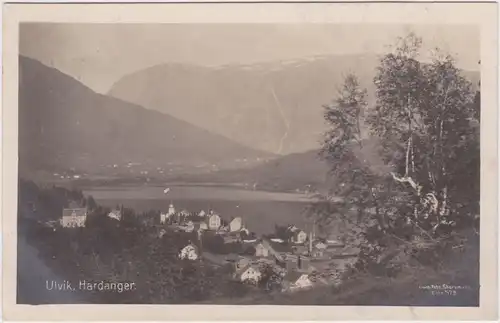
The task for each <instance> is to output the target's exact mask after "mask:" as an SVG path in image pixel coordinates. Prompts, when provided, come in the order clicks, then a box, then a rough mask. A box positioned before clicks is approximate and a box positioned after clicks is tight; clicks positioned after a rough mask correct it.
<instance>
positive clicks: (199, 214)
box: [198, 210, 207, 218]
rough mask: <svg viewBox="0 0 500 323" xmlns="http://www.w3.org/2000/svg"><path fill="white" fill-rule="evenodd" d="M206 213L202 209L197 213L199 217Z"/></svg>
mask: <svg viewBox="0 0 500 323" xmlns="http://www.w3.org/2000/svg"><path fill="white" fill-rule="evenodd" d="M206 215H207V213H206V212H205V211H203V210H201V211H200V213H198V216H199V217H200V218H204V217H205V216H206Z"/></svg>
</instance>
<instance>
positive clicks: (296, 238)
mask: <svg viewBox="0 0 500 323" xmlns="http://www.w3.org/2000/svg"><path fill="white" fill-rule="evenodd" d="M306 240H307V233H305V232H304V231H303V230H296V231H295V232H294V233H293V236H292V242H293V243H295V244H303V243H305V242H306Z"/></svg>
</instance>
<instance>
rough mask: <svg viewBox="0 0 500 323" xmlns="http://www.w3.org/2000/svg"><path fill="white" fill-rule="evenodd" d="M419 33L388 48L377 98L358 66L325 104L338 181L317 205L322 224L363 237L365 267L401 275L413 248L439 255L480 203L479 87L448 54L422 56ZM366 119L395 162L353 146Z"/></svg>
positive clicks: (314, 210) (326, 152)
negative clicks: (368, 158)
mask: <svg viewBox="0 0 500 323" xmlns="http://www.w3.org/2000/svg"><path fill="white" fill-rule="evenodd" d="M421 43H422V40H421V39H420V38H419V37H417V36H416V35H415V34H413V33H410V34H409V35H408V36H407V37H405V38H400V39H399V40H398V43H397V45H396V47H395V49H394V51H393V52H390V53H388V54H386V55H384V56H382V57H381V59H380V64H379V67H378V69H377V74H376V77H375V78H374V84H375V89H376V93H375V95H376V102H375V106H373V107H367V104H366V90H364V89H361V88H360V85H359V82H358V81H357V79H356V77H355V76H354V75H348V76H347V77H346V79H345V84H344V86H343V88H342V89H341V91H340V92H339V96H338V98H337V99H336V100H335V101H334V103H333V104H331V105H327V106H325V120H326V122H327V124H328V125H329V130H328V131H327V132H326V133H325V140H324V142H323V149H322V156H323V157H324V158H325V159H326V160H327V161H329V162H330V165H331V171H332V175H334V176H335V177H336V179H338V181H337V182H338V183H340V184H339V185H338V186H337V187H334V188H332V189H331V190H330V192H329V194H328V195H327V196H322V197H321V198H320V199H319V200H318V202H317V203H314V205H312V207H311V209H310V210H309V212H310V213H311V214H312V215H313V216H314V217H315V221H316V222H317V223H319V224H320V225H327V224H329V223H330V222H332V221H334V222H336V223H337V225H338V224H339V223H340V224H341V225H344V226H347V227H348V229H347V230H345V231H346V232H349V233H351V235H352V236H353V237H351V239H352V240H353V241H356V242H357V244H358V245H359V246H360V247H361V254H360V256H361V257H360V261H359V262H358V264H357V268H358V269H359V270H363V271H370V272H378V273H379V274H385V275H393V274H395V273H397V272H398V270H400V269H401V268H400V267H401V264H403V263H405V262H407V261H408V259H409V257H411V259H417V260H419V261H424V259H435V257H434V256H433V257H431V256H430V253H432V252H434V251H437V250H441V251H439V252H444V251H443V250H444V249H442V247H443V246H444V245H446V246H448V247H450V246H452V245H453V243H446V244H445V243H444V241H450V240H449V237H450V236H451V235H453V233H454V232H456V231H457V230H460V229H464V228H470V227H471V226H473V225H474V219H475V218H476V215H477V214H478V212H479V209H478V206H479V163H480V158H479V131H478V125H479V119H478V118H479V115H480V114H479V111H480V94H479V93H475V92H473V90H472V85H471V83H470V82H469V81H468V80H467V79H466V78H465V77H464V76H463V75H462V73H461V71H460V70H459V69H458V68H457V67H456V66H455V62H454V60H453V58H452V57H451V56H450V55H443V54H441V53H440V52H439V51H437V52H436V53H437V54H436V55H434V59H433V60H432V62H431V63H428V64H424V63H421V62H420V61H419V55H420V48H421ZM362 125H366V126H367V127H368V131H369V135H371V136H372V137H376V138H378V139H379V141H380V143H381V145H380V146H381V147H380V151H379V154H380V156H382V158H383V159H384V161H385V164H386V165H387V166H388V171H387V172H382V173H381V172H377V171H375V170H373V168H372V167H370V165H369V164H367V163H366V162H365V161H364V160H362V159H361V158H359V156H358V155H357V154H356V153H355V152H356V150H363V139H362V138H363V130H362V129H363V128H362ZM391 170H392V171H391ZM476 222H477V221H476ZM430 250H432V252H431V251H430ZM429 252H430V253H429ZM439 252H438V253H439ZM424 254H426V255H427V256H425V257H424V256H422V255H424ZM419 255H420V256H419ZM398 258H399V259H398ZM395 259H398V260H397V261H395ZM391 261H395V263H392V262H391Z"/></svg>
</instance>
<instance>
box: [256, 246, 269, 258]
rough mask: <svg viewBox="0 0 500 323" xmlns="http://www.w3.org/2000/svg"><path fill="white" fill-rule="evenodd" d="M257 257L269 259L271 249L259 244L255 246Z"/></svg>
mask: <svg viewBox="0 0 500 323" xmlns="http://www.w3.org/2000/svg"><path fill="white" fill-rule="evenodd" d="M255 256H256V257H268V256H269V249H268V248H267V246H265V245H264V244H262V243H259V244H257V245H256V246H255Z"/></svg>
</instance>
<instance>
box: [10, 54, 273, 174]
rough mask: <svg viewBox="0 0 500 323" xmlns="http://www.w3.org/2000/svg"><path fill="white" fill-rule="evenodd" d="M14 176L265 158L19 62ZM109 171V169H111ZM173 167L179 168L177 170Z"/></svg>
mask: <svg viewBox="0 0 500 323" xmlns="http://www.w3.org/2000/svg"><path fill="white" fill-rule="evenodd" d="M19 59H20V60H19V63H20V75H19V157H20V166H21V172H23V171H33V170H37V169H44V170H53V171H59V170H65V169H77V170H80V171H82V172H88V173H98V172H109V169H108V170H106V167H109V165H112V167H114V168H120V167H123V166H124V165H125V164H127V163H135V164H141V165H144V167H145V168H144V169H148V167H149V169H154V170H156V169H158V167H160V168H162V169H163V168H165V169H166V172H168V169H169V167H170V168H173V167H174V166H175V165H177V166H179V167H181V168H182V169H184V170H185V169H187V168H189V167H192V168H196V169H204V168H205V169H208V168H210V169H213V168H214V167H215V168H216V169H219V168H220V169H222V168H224V167H235V166H236V165H237V166H238V167H239V164H238V163H237V162H236V160H246V161H247V163H248V164H249V165H252V163H258V162H259V160H260V159H265V158H268V157H270V155H271V154H269V153H265V152H261V151H257V150H254V149H249V148H247V147H244V146H242V145H240V144H237V143H234V142H232V141H231V140H229V139H226V138H224V137H222V136H220V135H216V134H212V133H210V132H209V131H207V130H205V129H200V128H198V127H196V126H193V125H191V124H189V123H187V122H185V121H181V120H178V119H176V118H174V117H172V116H169V115H166V114H163V113H160V112H157V111H152V110H147V109H144V108H142V107H140V106H138V105H135V104H131V103H127V102H124V101H122V100H119V99H116V98H112V97H108V96H105V95H101V94H97V93H95V92H93V91H92V90H90V89H89V88H87V87H86V86H84V85H83V84H81V83H79V82H78V81H76V80H75V79H73V78H71V77H69V76H67V75H65V74H63V73H61V72H59V71H58V70H56V69H53V68H49V67H47V66H45V65H43V64H41V63H39V62H38V61H35V60H32V59H29V58H25V57H20V58H19ZM115 165H116V166H115ZM179 169H180V168H179Z"/></svg>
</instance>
